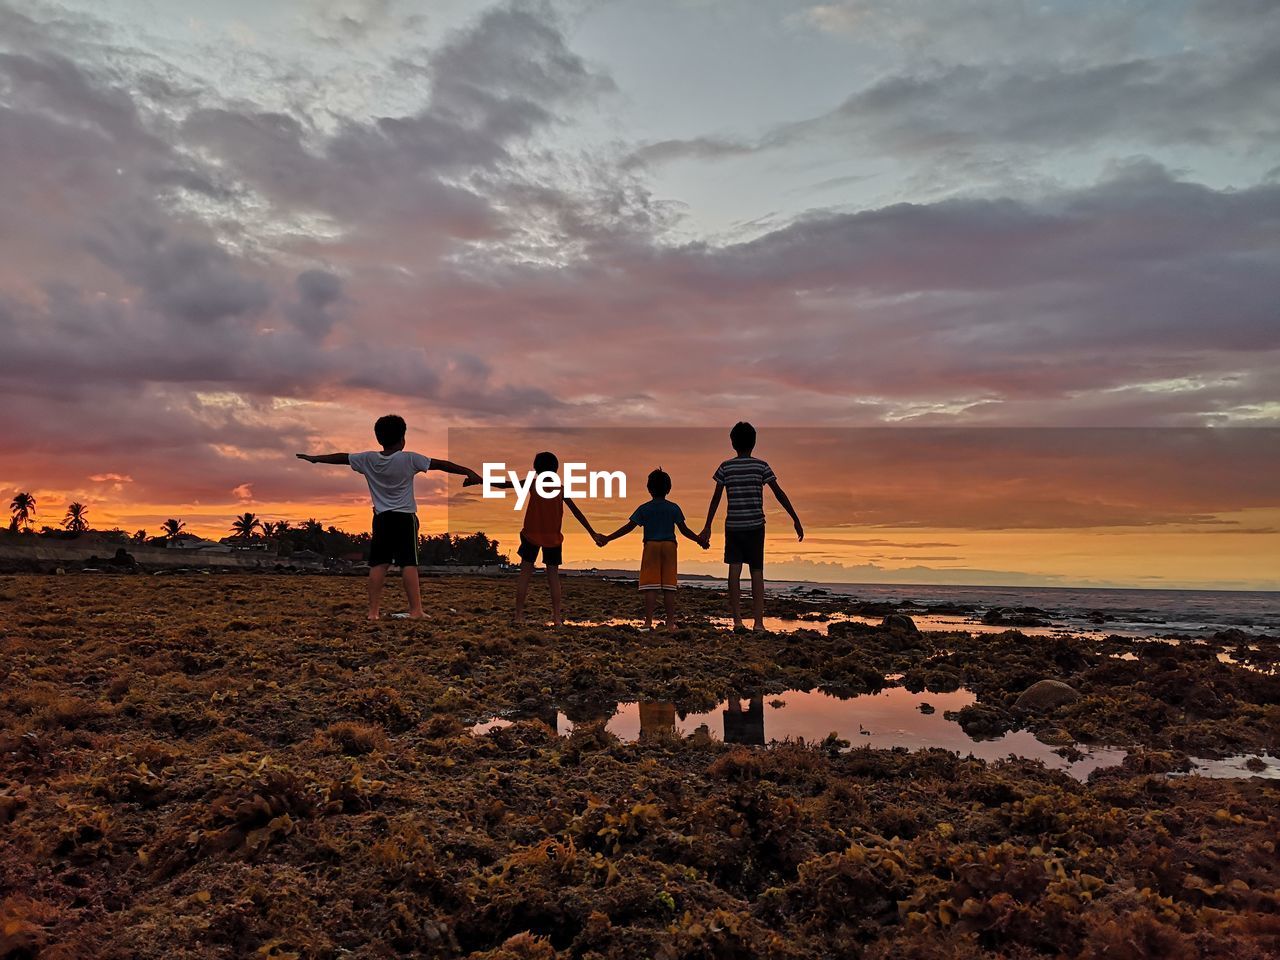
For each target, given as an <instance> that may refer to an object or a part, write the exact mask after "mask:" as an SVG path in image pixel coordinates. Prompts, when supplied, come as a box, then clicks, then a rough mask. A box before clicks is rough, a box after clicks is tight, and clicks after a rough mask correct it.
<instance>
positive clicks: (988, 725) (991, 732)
mask: <svg viewBox="0 0 1280 960" xmlns="http://www.w3.org/2000/svg"><path fill="white" fill-rule="evenodd" d="M942 716H943V717H945V718H946V719H947V720H954V721H955V722H956V723H958V724H960V728H961V729H962V730H964V732H965V733H966V734H968V735H969V736H970V737H971V738H973V739H974V740H986V739H994V738H995V737H999V736H1000V735H1002V734H1004V733H1006V732H1008V731H1009V730H1010V729H1011V728H1012V727H1013V721H1012V718H1011V717H1009V716H1008V715H1006V714H1005V713H1004V712H1003V711H1002V710H999V709H997V708H996V707H994V706H991V705H990V704H985V703H971V704H969V705H968V706H967V707H961V708H960V709H959V710H947V711H946V712H944V713H943V714H942Z"/></svg>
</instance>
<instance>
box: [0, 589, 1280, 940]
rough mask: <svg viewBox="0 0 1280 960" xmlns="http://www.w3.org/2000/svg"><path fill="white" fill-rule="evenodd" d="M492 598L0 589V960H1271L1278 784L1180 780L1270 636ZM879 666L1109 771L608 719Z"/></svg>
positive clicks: (1273, 680) (1234, 713)
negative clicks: (924, 622) (618, 723)
mask: <svg viewBox="0 0 1280 960" xmlns="http://www.w3.org/2000/svg"><path fill="white" fill-rule="evenodd" d="M510 589H511V587H510V583H509V581H505V580H501V579H494V580H486V579H483V578H458V579H445V580H436V581H432V582H430V584H429V585H428V587H427V590H426V605H427V608H428V611H429V613H430V614H431V616H432V619H431V620H430V621H428V622H425V623H412V624H411V623H405V622H398V621H385V622H380V623H376V624H367V623H365V622H363V621H361V620H360V619H359V617H360V612H361V594H362V590H363V585H362V584H361V583H360V582H359V581H357V580H353V579H347V578H302V577H282V576H271V575H254V576H237V575H226V576H218V577H213V578H210V577H201V576H190V577H186V576H180V575H175V576H168V577H160V578H152V577H108V576H101V577H92V576H75V577H71V576H68V577H33V576H4V577H0V646H2V649H3V657H2V658H0V724H2V727H0V862H2V863H3V864H4V870H3V872H0V957H6V958H7V957H14V958H17V957H37V956H38V957H87V956H100V957H110V958H125V957H130V958H133V957H138V958H149V957H156V958H160V957H166V958H169V957H187V956H190V957H244V956H259V957H277V958H284V957H300V958H301V957H306V958H311V957H317V958H321V957H323V958H330V957H332V958H337V957H350V956H359V957H394V956H405V955H412V956H428V957H477V958H478V957H485V958H494V960H496V958H551V957H575V958H590V957H618V958H623V957H627V958H630V957H639V956H645V957H670V958H676V957H708V958H711V957H715V958H733V957H743V958H745V957H813V958H818V957H830V956H864V957H870V958H888V957H909V958H944V957H946V958H979V957H989V958H1010V960H1013V958H1019V960H1025V958H1030V957H1087V958H1103V957H1106V958H1113V957H1132V958H1139V957H1148V956H1159V957H1169V958H1176V960H1181V958H1192V957H1197V958H1203V957H1223V958H1226V957H1231V958H1233V960H1251V958H1262V957H1272V956H1275V955H1277V952H1278V951H1280V866H1277V864H1278V861H1277V858H1276V856H1275V842H1276V838H1277V836H1278V835H1280V804H1278V802H1277V801H1278V800H1280V788H1278V787H1277V784H1276V782H1275V781H1269V780H1264V779H1259V778H1254V779H1249V778H1242V779H1231V780H1214V779H1208V778H1205V777H1201V776H1195V775H1192V776H1179V775H1177V774H1178V773H1179V772H1180V771H1184V770H1186V769H1187V761H1188V757H1190V756H1196V757H1217V756H1228V755H1239V754H1251V755H1255V754H1256V755H1257V756H1259V757H1264V756H1274V755H1276V753H1277V752H1278V751H1280V705H1278V704H1280V677H1277V675H1276V673H1275V670H1276V667H1277V664H1280V642H1278V641H1277V639H1276V638H1272V637H1265V636H1254V635H1248V634H1243V633H1239V632H1238V631H1237V632H1229V633H1224V634H1220V635H1218V636H1214V637H1207V638H1204V640H1203V641H1202V642H1181V643H1174V642H1168V641H1155V642H1146V641H1138V640H1134V639H1126V638H1121V637H1110V638H1107V639H1103V640H1095V639H1082V638H1077V637H1069V636H1058V637H1045V636H1036V637H1029V636H1025V635H1022V634H1020V633H1018V632H1017V631H1016V629H1010V630H1009V631H1008V632H1005V633H997V634H984V635H970V634H967V633H961V632H951V633H932V632H921V631H919V630H918V629H916V625H915V624H914V623H913V622H912V621H911V620H909V619H907V618H904V617H902V615H901V614H898V613H896V612H895V611H893V610H886V611H884V615H885V617H887V618H888V619H887V620H886V621H885V622H884V623H882V624H880V625H875V624H865V623H860V622H853V621H849V620H847V619H842V617H843V616H847V615H848V614H849V613H850V612H851V611H850V609H849V605H848V601H847V599H845V600H842V599H841V598H839V597H818V598H807V599H806V600H805V601H804V602H801V601H799V600H796V601H794V605H793V604H792V602H791V601H787V602H783V601H779V602H778V603H777V604H775V605H774V607H773V608H772V609H771V611H770V612H771V613H777V614H780V615H784V616H787V617H790V618H792V621H791V622H793V623H794V624H795V625H796V626H797V627H799V628H800V629H797V630H795V631H788V632H774V633H768V634H760V635H756V634H752V635H736V634H732V633H729V632H726V631H724V630H723V629H717V628H716V625H715V623H714V622H713V619H712V618H715V617H718V616H720V615H722V613H723V598H722V597H721V596H719V595H718V594H717V593H716V592H715V591H710V590H706V591H703V590H699V591H692V590H690V591H684V592H683V594H682V601H683V612H684V614H685V622H686V623H687V626H686V628H685V629H682V630H681V631H679V632H678V633H676V634H674V635H667V634H662V633H640V632H638V631H637V630H636V629H635V628H634V627H632V626H628V625H616V624H615V625H608V624H605V623H603V622H604V621H608V620H611V619H613V618H619V617H621V618H628V617H632V616H634V615H635V614H636V613H637V612H638V609H639V602H638V598H637V597H636V595H635V591H634V590H628V589H625V588H624V587H622V586H620V585H617V584H613V583H607V582H603V581H595V580H589V579H586V578H575V579H573V580H571V581H570V582H569V584H568V586H567V591H566V602H567V604H568V607H569V612H570V616H571V617H572V618H574V619H577V620H584V621H598V622H601V625H593V626H579V627H573V628H570V629H568V630H565V631H553V630H551V629H549V628H545V627H542V626H526V627H519V628H513V627H511V626H510V625H509V624H508V622H507V618H508V615H509V602H510V596H509V593H510ZM859 612H863V611H859ZM544 614H545V611H544V610H542V609H540V608H538V607H536V606H535V608H534V609H533V610H532V611H531V615H532V616H533V617H534V618H538V617H540V616H543V615H544ZM864 615H865V612H864ZM799 617H804V618H806V619H805V620H797V619H795V618H799ZM823 617H825V618H827V619H826V620H825V621H824V620H821V619H820V618H823ZM806 625H810V626H811V627H812V628H811V629H810V628H806ZM819 626H821V627H823V628H824V629H821V630H820V629H817V627H819ZM1046 682H1048V685H1047V686H1046V685H1045V684H1046ZM895 684H897V685H901V686H903V687H905V688H907V689H909V690H913V691H928V692H937V693H945V692H948V691H953V690H956V689H958V688H964V689H967V690H969V691H972V693H973V694H974V695H975V697H976V700H975V702H974V703H973V704H972V705H970V706H969V707H966V708H964V709H963V710H960V711H958V712H957V715H956V717H955V718H954V719H955V720H956V722H958V723H960V724H961V725H962V726H963V727H964V729H965V730H966V731H969V732H970V733H972V734H973V735H975V736H994V735H998V734H1000V733H1002V732H1004V731H1008V730H1026V731H1030V732H1032V733H1034V734H1036V736H1038V737H1039V738H1040V739H1041V742H1044V743H1050V744H1053V745H1054V746H1055V748H1056V749H1061V750H1066V751H1069V750H1072V749H1080V748H1082V747H1087V746H1088V745H1091V744H1106V745H1113V746H1122V747H1125V748H1126V749H1127V750H1128V751H1129V752H1128V757H1127V759H1125V760H1124V762H1123V763H1122V764H1120V765H1118V766H1113V767H1109V768H1107V769H1102V770H1098V771H1095V772H1094V774H1093V775H1092V776H1091V777H1090V778H1089V780H1088V781H1087V782H1079V781H1077V780H1074V779H1072V778H1071V777H1069V776H1067V775H1066V774H1063V773H1060V772H1052V771H1048V770H1046V769H1044V768H1043V767H1042V766H1041V765H1039V764H1038V763H1035V762H1032V761H1029V760H1017V759H1015V760H1009V761H1003V762H998V763H991V764H988V763H984V762H983V761H980V760H975V759H970V758H966V757H964V756H960V755H957V754H955V753H949V752H945V751H940V750H922V751H916V752H907V751H904V750H871V749H865V748H857V744H853V748H852V749H850V747H849V744H848V743H847V742H842V741H841V740H840V738H838V737H832V738H828V739H826V740H823V741H820V742H813V743H804V744H797V743H787V744H778V745H774V746H771V747H767V748H766V747H744V746H736V745H731V744H725V743H723V742H721V741H720V740H718V739H716V738H714V737H709V736H707V735H705V734H703V733H698V734H694V735H692V736H687V737H682V736H679V735H677V734H676V733H674V732H670V733H665V734H664V733H662V732H659V733H658V734H656V735H651V736H646V737H643V738H641V739H639V740H638V741H636V742H626V743H624V742H620V741H619V740H618V739H617V738H616V737H615V736H613V734H611V733H610V732H609V731H608V730H606V729H605V726H604V724H603V722H601V718H605V717H607V716H608V715H609V712H610V710H611V709H612V707H613V706H614V705H616V704H617V703H618V702H620V701H629V700H637V699H638V700H659V701H666V702H671V703H674V704H675V705H677V707H678V708H679V709H681V710H707V709H710V708H711V707H712V706H714V705H715V704H716V703H718V702H719V701H721V700H723V699H724V698H725V697H727V696H743V697H747V696H760V695H765V696H768V695H771V694H776V693H779V692H781V691H784V690H792V689H813V688H821V689H824V690H827V691H830V692H833V693H837V694H841V695H845V696H848V695H853V694H859V693H866V692H869V691H875V690H879V689H883V688H885V687H888V686H892V685H895ZM548 707H551V708H552V710H553V711H554V710H555V709H559V710H562V711H564V713H565V714H567V715H568V716H569V717H571V718H572V719H573V720H574V721H575V726H574V730H573V733H572V734H571V735H570V736H568V737H562V736H557V735H556V734H555V733H554V732H553V731H552V730H551V729H550V728H549V727H548V726H547V725H546V723H544V722H542V721H540V720H538V719H532V717H536V716H538V715H545V712H546V710H547V708H548ZM496 714H506V715H509V716H510V717H512V719H513V720H514V722H513V723H512V724H511V725H509V726H505V727H502V728H501V729H495V730H493V731H491V732H489V733H486V734H485V735H483V736H476V735H473V734H472V733H471V732H470V731H469V727H470V725H471V724H474V723H475V722H476V721H478V720H481V719H484V718H486V717H491V716H494V715H496ZM524 717H530V718H531V719H523V718H524Z"/></svg>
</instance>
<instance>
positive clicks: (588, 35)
mask: <svg viewBox="0 0 1280 960" xmlns="http://www.w3.org/2000/svg"><path fill="white" fill-rule="evenodd" d="M390 411H395V412H399V413H401V414H403V415H404V416H405V417H406V418H407V419H408V420H409V422H410V445H411V447H413V448H414V449H419V450H422V451H423V452H426V453H428V454H438V455H441V456H451V457H452V458H454V459H463V456H464V449H465V453H466V454H468V455H470V454H471V453H472V452H474V453H475V454H476V455H484V456H488V455H489V450H492V456H493V457H494V458H495V459H508V460H510V461H512V464H513V465H518V466H520V467H522V468H523V467H524V466H526V464H525V463H524V462H523V461H524V460H525V459H526V458H527V457H528V456H529V455H530V454H531V451H533V450H534V449H535V444H536V443H537V442H540V441H541V439H542V437H540V436H539V435H537V434H536V433H532V432H531V431H530V429H529V428H533V427H541V428H556V429H570V428H571V429H573V430H577V429H580V428H592V429H590V430H588V431H587V432H586V433H584V434H574V433H572V432H571V433H568V434H563V433H562V434H553V435H551V436H553V437H554V436H558V437H560V438H561V440H562V446H564V448H565V449H575V448H576V449H579V450H581V451H583V452H584V456H586V457H588V458H589V459H592V460H594V459H596V458H600V459H601V460H604V461H609V462H622V461H624V460H625V461H626V462H627V463H628V464H629V465H632V464H633V465H634V466H633V468H634V469H636V470H641V471H644V470H647V469H649V468H651V467H652V466H656V465H657V464H658V463H662V464H663V465H664V466H667V468H668V469H669V470H671V471H672V473H673V476H674V477H675V480H676V491H675V492H674V493H673V497H674V498H675V499H677V500H678V501H679V502H681V503H682V505H683V506H684V507H685V509H686V511H687V512H688V513H690V515H691V516H696V517H697V519H698V521H699V523H698V525H699V526H700V520H701V516H702V514H704V512H705V508H706V499H707V496H708V495H709V493H710V484H709V479H708V478H709V476H710V473H711V471H712V470H713V469H714V467H715V465H716V463H718V462H719V460H720V459H721V458H723V457H724V456H728V455H729V453H730V452H731V451H729V450H728V446H727V441H726V439H725V434H726V433H727V430H728V427H729V426H730V425H732V423H733V422H734V421H736V420H739V419H750V420H752V421H753V422H755V423H756V424H757V426H759V427H760V428H761V438H762V440H761V448H760V453H761V455H762V456H766V457H768V458H769V459H770V460H771V462H774V463H775V466H776V467H777V468H778V471H779V475H780V476H781V477H782V479H783V482H784V485H785V486H786V488H787V489H788V492H789V493H790V494H791V495H792V498H793V500H795V502H796V505H797V507H798V508H799V509H800V512H801V515H802V516H804V517H806V523H807V526H808V528H809V537H807V538H806V541H805V543H804V544H802V545H801V544H796V543H795V542H794V538H793V537H789V533H790V531H789V528H788V526H787V524H786V523H785V516H784V515H782V514H781V512H780V511H775V512H773V513H771V514H770V531H771V534H770V544H769V552H770V557H771V564H772V565H771V575H773V576H779V577H782V576H786V577H801V576H804V577H806V578H809V579H819V580H853V581H859V580H870V581H881V582H886V581H887V582H900V581H912V582H948V581H949V582H985V583H1063V584H1066V583H1120V584H1129V585H1135V586H1162V585H1180V586H1190V585H1206V586H1224V587H1254V588H1264V589H1280V484H1277V483H1276V481H1275V477H1276V475H1277V469H1276V468H1277V467H1278V466H1280V463H1278V462H1277V461H1278V460H1280V443H1278V442H1277V440H1278V439H1280V434H1278V433H1276V432H1275V430H1274V428H1277V427H1280V4H1277V3H1275V2H1272V0H1105V2H1085V0H1074V2H1067V0H1042V2H1036V3H1030V2H1020V0H952V2H940V0H938V2H925V0H879V2H873V0H834V2H829V3H809V2H800V0H643V2H641V0H626V2H621V0H614V2H606V0H561V2H527V3H525V2H515V3H497V4H484V3H481V2H455V0H433V2H430V3H426V2H412V3H411V2H401V0H272V2H263V0H254V2H250V0H218V2H210V0H200V2H196V0H63V2H60V3H51V2H43V0H23V2H9V0H0V492H2V493H4V496H5V500H6V501H7V500H8V499H9V498H10V497H11V496H12V495H13V493H15V492H17V491H19V490H23V491H30V492H32V493H33V494H35V496H36V497H37V498H38V500H39V510H38V515H37V518H36V519H37V523H38V524H39V523H55V524H56V523H57V522H58V521H59V520H60V519H61V517H62V515H63V513H64V512H65V504H66V503H67V502H68V501H70V500H73V499H77V500H81V501H83V502H85V503H87V504H88V505H89V517H90V520H91V521H92V522H93V524H94V525H95V526H98V527H107V526H114V525H119V526H121V527H124V528H126V529H128V530H130V531H132V530H135V529H138V528H148V529H150V530H151V531H152V532H153V533H154V532H158V528H159V524H160V523H161V522H162V521H163V520H164V519H165V518H166V517H178V518H182V519H184V520H186V522H187V524H188V527H189V528H191V529H192V530H194V531H195V532H199V533H205V534H210V535H219V536H220V535H223V534H224V533H226V532H227V527H228V524H229V522H230V518H231V517H232V516H233V515H234V514H236V513H239V512H241V511H243V510H252V511H254V512H256V513H258V514H260V515H261V516H263V517H265V518H267V519H275V518H279V517H288V518H291V519H295V520H296V519H301V518H304V517H308V516H315V517H318V518H320V519H322V520H324V521H326V522H334V523H338V524H339V525H342V526H346V527H348V528H350V529H361V528H363V527H366V526H367V522H368V500H367V494H366V492H365V490H364V488H363V484H362V481H361V479H360V478H359V477H358V476H356V475H355V474H354V473H352V472H351V471H350V470H347V469H345V468H337V467H320V466H311V465H308V464H304V463H300V462H298V461H297V460H295V459H294V458H293V453H294V452H295V451H308V452H323V451H329V450H359V449H368V448H369V447H371V446H372V445H373V440H372V435H371V429H370V428H371V424H372V421H373V419H374V418H375V417H376V416H378V415H379V414H382V413H386V412H390ZM621 427H627V428H636V429H637V430H638V431H639V433H634V434H627V433H626V432H625V431H620V430H618V429H617V428H621ZM872 427H874V428H879V429H878V431H874V432H872V431H868V430H864V429H855V428H872ZM943 427H946V428H974V427H983V428H992V427H1001V428H1003V427H1026V428H1035V429H1031V430H1028V431H1016V432H1009V431H1005V430H996V431H992V430H971V431H968V432H961V433H959V434H957V433H956V432H955V431H951V430H947V431H939V430H937V429H936V428H943ZM1115 427H1128V428H1144V429H1142V430H1139V431H1132V432H1119V433H1111V434H1107V433H1106V432H1105V431H1098V430H1091V429H1079V430H1076V429H1064V428H1115ZM1210 427H1211V428H1215V431H1214V432H1217V433H1222V434H1226V433H1231V438H1230V439H1228V440H1226V441H1224V442H1223V443H1221V444H1217V443H1216V441H1211V440H1208V439H1205V437H1206V436H1207V435H1208V433H1209V431H1207V430H1202V431H1199V432H1197V431H1189V430H1186V429H1181V428H1210ZM480 428H482V429H480ZM605 428H607V429H605ZM677 428H681V429H677ZM685 428H706V429H705V430H691V429H685ZM922 428H923V429H922ZM1170 428H1179V429H1170ZM1236 428H1239V429H1236ZM1260 428H1262V429H1260ZM872 433H874V435H872ZM1105 437H1110V438H1111V439H1103V438H1105ZM1197 438H1198V439H1197ZM486 445H490V446H488V447H486ZM455 448H456V449H455ZM482 448H484V449H482ZM633 457H634V459H631V458H633ZM475 465H476V466H478V464H475ZM593 465H594V464H593ZM642 476H643V474H642V473H641V474H639V475H637V476H634V477H633V491H632V492H633V498H632V499H633V501H635V502H638V499H637V498H638V497H639V496H640V494H641V489H642ZM438 479H439V478H438V475H432V479H431V481H430V482H424V483H422V484H420V485H419V495H420V500H421V501H423V502H424V503H425V506H424V509H423V517H424V520H425V525H426V527H427V528H428V529H429V530H439V529H442V528H443V527H444V525H445V523H446V517H447V518H448V523H449V524H450V526H452V527H453V529H455V530H470V529H475V527H476V526H478V525H481V524H483V525H485V526H487V527H488V528H489V530H490V532H493V533H495V534H496V535H499V536H500V537H501V539H503V541H504V543H505V544H510V542H511V540H512V536H513V534H514V531H515V529H516V528H517V526H518V525H516V524H514V521H513V520H512V519H511V518H506V519H505V520H504V518H502V517H496V518H494V517H490V516H489V515H487V514H486V513H485V512H484V510H482V509H481V507H480V505H477V504H475V503H474V502H471V500H470V498H469V497H468V498H461V497H460V496H459V493H460V491H459V490H458V484H457V481H456V480H455V481H454V482H453V483H452V490H453V493H454V494H455V497H454V502H453V503H451V504H449V505H448V507H449V508H448V510H447V511H446V504H445V495H444V491H445V488H444V485H443V483H442V482H438ZM597 513H599V514H600V515H601V516H604V517H609V518H612V519H615V520H616V519H617V518H618V517H620V516H622V515H623V508H622V505H600V506H599V508H598V509H597ZM588 515H591V516H594V514H593V513H592V510H591V509H590V508H588ZM494 523H499V524H502V523H506V528H505V529H504V528H503V527H501V526H497V527H495V526H494ZM684 547H685V548H688V549H686V550H685V551H684V554H683V557H682V559H683V560H684V561H687V563H686V568H687V569H688V570H690V571H695V572H708V573H710V572H717V571H720V570H723V566H722V565H719V564H716V563H714V562H713V561H715V560H717V559H718V553H717V549H718V547H719V543H718V541H717V543H716V544H714V545H713V548H712V550H711V552H710V553H708V554H701V552H700V551H697V548H696V547H693V545H691V544H685V545H684ZM638 554H639V543H638V540H636V539H635V538H633V540H632V542H627V541H624V542H621V543H618V544H615V545H611V547H610V548H609V549H608V550H606V551H596V550H595V548H594V547H590V546H588V545H587V544H586V541H585V540H582V539H581V538H576V537H575V538H574V539H573V540H571V541H570V550H569V553H568V557H567V562H568V563H569V565H571V566H573V565H578V566H590V565H601V566H605V565H617V566H626V565H628V564H634V561H635V558H636V557H637V556H638Z"/></svg>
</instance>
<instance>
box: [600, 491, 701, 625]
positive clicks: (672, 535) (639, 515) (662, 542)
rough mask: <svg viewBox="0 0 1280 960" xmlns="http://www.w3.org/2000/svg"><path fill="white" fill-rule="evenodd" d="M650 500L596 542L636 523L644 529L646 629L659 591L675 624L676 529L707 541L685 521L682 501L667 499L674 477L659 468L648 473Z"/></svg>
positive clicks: (642, 567)
mask: <svg viewBox="0 0 1280 960" xmlns="http://www.w3.org/2000/svg"><path fill="white" fill-rule="evenodd" d="M646 486H647V487H648V490H649V495H650V496H652V497H653V499H652V500H650V501H649V502H648V503H642V504H641V505H640V506H638V507H637V508H636V511H635V513H633V514H631V519H630V520H628V521H627V522H626V523H625V524H623V525H622V526H621V527H619V528H618V529H617V530H615V531H614V532H613V533H611V534H609V535H608V536H607V537H602V536H597V537H596V543H597V544H599V545H600V546H602V547H603V546H604V545H605V544H606V543H608V542H609V541H610V540H616V539H618V537H622V536H626V535H627V534H628V533H630V532H631V531H632V530H634V529H635V528H636V527H640V528H642V529H643V530H644V555H643V557H642V558H641V561H640V590H641V591H642V592H643V593H644V625H645V629H650V630H651V629H653V610H654V608H655V607H656V606H657V600H658V593H659V592H660V593H661V594H662V602H663V604H664V606H665V607H666V613H667V629H668V630H674V629H675V628H676V530H679V531H680V532H681V533H682V534H684V535H685V536H686V537H688V538H689V539H690V540H692V541H693V542H694V543H696V544H698V546H700V547H702V549H703V550H705V549H707V542H706V540H705V539H703V538H702V537H699V536H698V535H697V534H695V533H694V532H693V531H692V530H690V529H689V528H688V527H687V526H685V522H684V511H683V510H681V509H680V506H679V504H676V503H672V502H671V501H670V500H668V499H667V494H669V493H670V492H671V477H670V476H669V475H668V474H667V473H666V471H664V470H661V469H658V470H655V471H653V473H651V474H649V481H648V483H647V484H646Z"/></svg>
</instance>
